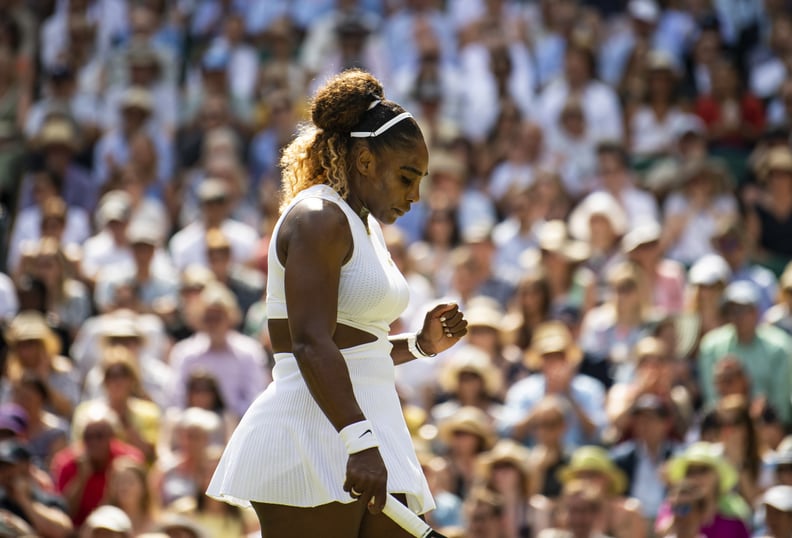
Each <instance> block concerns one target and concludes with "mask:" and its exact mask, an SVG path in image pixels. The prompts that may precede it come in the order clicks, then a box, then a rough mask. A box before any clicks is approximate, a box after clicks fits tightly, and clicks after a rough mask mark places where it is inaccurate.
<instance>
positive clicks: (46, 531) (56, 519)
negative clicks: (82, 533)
mask: <svg viewBox="0 0 792 538" xmlns="http://www.w3.org/2000/svg"><path fill="white" fill-rule="evenodd" d="M17 504H19V507H20V508H21V509H22V511H23V512H24V513H25V516H26V517H27V519H28V521H30V524H31V525H32V527H33V530H35V531H36V535H37V536H42V537H44V538H68V537H69V536H71V535H72V532H73V530H74V527H73V526H72V522H71V519H69V516H68V515H66V514H64V513H63V512H61V511H60V510H58V509H57V508H51V507H49V506H46V505H44V504H42V503H40V502H36V501H34V500H33V499H31V498H30V497H29V496H27V495H25V496H20V497H19V498H18V499H17Z"/></svg>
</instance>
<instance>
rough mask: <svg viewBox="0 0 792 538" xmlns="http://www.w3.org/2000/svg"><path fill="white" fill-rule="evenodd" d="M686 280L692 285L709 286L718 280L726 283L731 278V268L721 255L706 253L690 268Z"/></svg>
mask: <svg viewBox="0 0 792 538" xmlns="http://www.w3.org/2000/svg"><path fill="white" fill-rule="evenodd" d="M688 280H689V281H690V283H691V284H693V285H694V286H711V285H713V284H717V283H718V282H723V283H724V284H726V283H728V282H729V280H731V268H729V264H728V263H726V260H724V259H723V258H722V257H721V256H718V255H717V254H707V255H706V256H702V257H701V259H699V261H697V262H696V263H694V264H693V267H691V268H690V272H689V273H688Z"/></svg>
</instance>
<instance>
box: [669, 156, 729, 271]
mask: <svg viewBox="0 0 792 538" xmlns="http://www.w3.org/2000/svg"><path fill="white" fill-rule="evenodd" d="M727 174H728V172H727V170H726V169H725V168H724V167H723V165H721V164H719V163H717V162H715V161H693V162H690V163H688V164H687V165H686V167H685V168H684V169H682V170H680V184H679V186H678V187H677V190H675V191H672V193H671V194H670V196H669V197H668V198H667V199H666V202H665V207H664V224H665V232H664V234H663V243H664V245H665V246H666V248H668V255H669V257H670V258H671V259H674V260H676V261H678V262H680V263H683V264H685V265H687V266H690V265H692V264H693V262H695V261H696V260H697V259H698V258H700V257H701V256H702V255H704V254H711V253H713V251H714V249H713V245H712V239H713V238H714V236H715V231H716V229H717V226H718V224H719V222H720V221H723V220H727V219H733V218H735V217H736V215H737V200H735V198H734V196H733V195H732V194H731V193H730V189H731V188H732V185H731V181H730V180H729V177H728V175H727Z"/></svg>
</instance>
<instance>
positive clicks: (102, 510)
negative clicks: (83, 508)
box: [85, 505, 132, 533]
mask: <svg viewBox="0 0 792 538" xmlns="http://www.w3.org/2000/svg"><path fill="white" fill-rule="evenodd" d="M85 525H86V526H87V527H88V528H89V529H106V530H109V531H115V532H123V533H131V532H132V522H131V521H130V520H129V516H128V515H126V513H125V512H124V511H123V510H121V509H120V508H118V507H117V506H110V505H104V506H100V507H99V508H97V509H96V510H94V511H93V512H91V515H89V516H88V519H86V520H85Z"/></svg>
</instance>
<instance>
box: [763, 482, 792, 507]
mask: <svg viewBox="0 0 792 538" xmlns="http://www.w3.org/2000/svg"><path fill="white" fill-rule="evenodd" d="M762 504H766V505H768V506H772V507H773V508H775V509H777V510H781V511H782V512H792V486H773V487H772V488H770V489H768V490H767V491H765V494H764V495H763V496H762Z"/></svg>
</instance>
